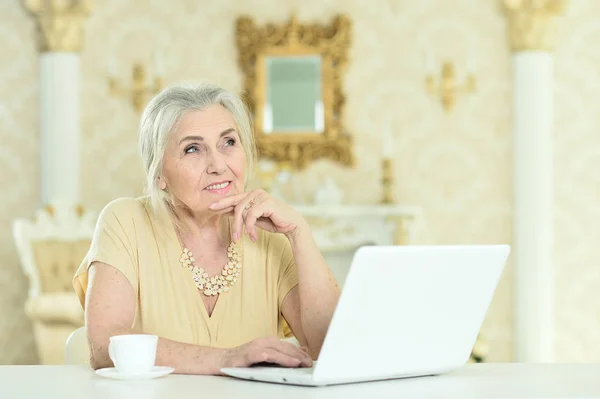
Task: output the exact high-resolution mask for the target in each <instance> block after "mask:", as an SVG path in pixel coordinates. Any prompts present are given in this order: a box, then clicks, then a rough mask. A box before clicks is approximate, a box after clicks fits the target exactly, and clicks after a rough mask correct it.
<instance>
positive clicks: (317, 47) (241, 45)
mask: <svg viewBox="0 0 600 399" xmlns="http://www.w3.org/2000/svg"><path fill="white" fill-rule="evenodd" d="M350 30H351V22H350V19H349V18H348V17H347V16H345V15H339V16H337V17H335V18H334V19H333V20H332V21H331V23H330V24H329V25H319V24H310V25H308V24H307V25H304V24H300V23H298V21H297V19H296V17H295V16H292V18H291V19H290V21H289V22H288V23H286V24H283V25H275V24H272V23H269V24H267V25H265V26H263V27H260V26H257V25H256V23H255V22H254V21H253V20H252V19H251V18H250V17H247V16H243V17H240V18H238V19H237V21H236V43H237V47H238V52H239V58H238V62H239V65H240V68H241V69H242V71H243V72H244V75H245V81H244V92H245V97H246V101H247V104H248V107H249V109H250V112H251V113H252V114H253V116H254V121H255V135H256V141H257V146H258V150H259V154H260V156H261V157H264V158H268V159H272V160H274V161H277V162H281V161H287V162H289V163H290V164H291V166H293V167H295V168H298V169H302V168H304V167H305V166H307V165H308V164H309V163H310V162H311V161H313V160H316V159H319V158H327V159H330V160H333V161H335V162H338V163H340V164H342V165H346V166H352V165H353V164H354V159H353V156H352V151H351V145H352V140H351V138H350V137H349V136H348V135H347V134H345V132H344V129H343V126H342V120H343V110H344V104H345V102H346V99H345V97H344V94H343V92H342V73H343V72H344V70H345V68H346V65H347V63H348V55H347V53H348V47H349V45H350ZM269 55H280V56H285V55H319V56H320V57H321V60H322V91H323V106H324V119H325V129H324V132H323V134H317V133H309V132H307V133H282V132H279V133H278V132H277V131H275V132H272V133H269V134H265V133H264V130H263V102H264V98H265V87H266V86H265V83H266V76H265V62H266V57H267V56H269Z"/></svg>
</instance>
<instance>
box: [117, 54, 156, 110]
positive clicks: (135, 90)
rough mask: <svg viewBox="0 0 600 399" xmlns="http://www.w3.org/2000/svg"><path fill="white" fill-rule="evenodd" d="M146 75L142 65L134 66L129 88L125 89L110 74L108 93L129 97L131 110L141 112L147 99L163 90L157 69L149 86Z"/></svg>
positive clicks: (125, 87)
mask: <svg viewBox="0 0 600 399" xmlns="http://www.w3.org/2000/svg"><path fill="white" fill-rule="evenodd" d="M146 75H147V73H146V69H145V68H144V66H143V65H142V64H139V63H136V64H134V65H133V70H132V75H131V78H132V80H131V86H130V87H127V86H123V85H121V84H120V83H119V82H117V79H116V78H115V77H114V74H111V76H109V78H108V87H109V90H110V93H111V94H112V95H113V96H118V97H130V98H131V103H132V105H133V108H134V109H135V110H136V111H137V112H141V111H142V110H143V109H144V106H145V105H146V102H147V99H148V97H149V96H153V95H154V94H156V93H158V92H159V91H160V90H161V89H162V88H163V80H162V78H161V76H160V74H159V73H158V68H157V75H156V76H155V77H154V81H153V82H152V84H151V85H146Z"/></svg>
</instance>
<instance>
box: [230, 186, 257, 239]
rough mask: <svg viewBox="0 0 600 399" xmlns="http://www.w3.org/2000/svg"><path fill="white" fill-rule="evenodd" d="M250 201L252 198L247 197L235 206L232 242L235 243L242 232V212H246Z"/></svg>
mask: <svg viewBox="0 0 600 399" xmlns="http://www.w3.org/2000/svg"><path fill="white" fill-rule="evenodd" d="M250 201H252V198H250V197H249V196H248V197H247V198H246V199H244V200H243V201H241V202H239V203H238V204H237V205H236V206H235V210H234V211H233V212H234V213H233V240H234V241H237V240H239V239H240V237H241V236H242V230H243V225H244V216H245V214H244V212H246V206H247V205H248V204H249V203H250Z"/></svg>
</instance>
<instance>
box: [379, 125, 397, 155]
mask: <svg viewBox="0 0 600 399" xmlns="http://www.w3.org/2000/svg"><path fill="white" fill-rule="evenodd" d="M393 152H394V137H393V132H392V117H391V116H390V117H389V118H388V121H387V126H386V127H385V128H384V129H383V137H382V140H381V154H382V156H383V157H384V158H385V159H391V158H392V156H393Z"/></svg>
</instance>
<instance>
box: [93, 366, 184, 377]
mask: <svg viewBox="0 0 600 399" xmlns="http://www.w3.org/2000/svg"><path fill="white" fill-rule="evenodd" d="M173 371H175V369H174V368H172V367H161V366H154V367H152V368H151V369H150V370H149V371H146V372H144V373H121V372H118V371H117V369H116V368H114V367H107V368H104V369H99V370H96V374H98V375H100V376H102V377H106V378H112V379H115V380H149V379H152V378H158V377H162V376H165V375H167V374H171V373H172V372H173Z"/></svg>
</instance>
